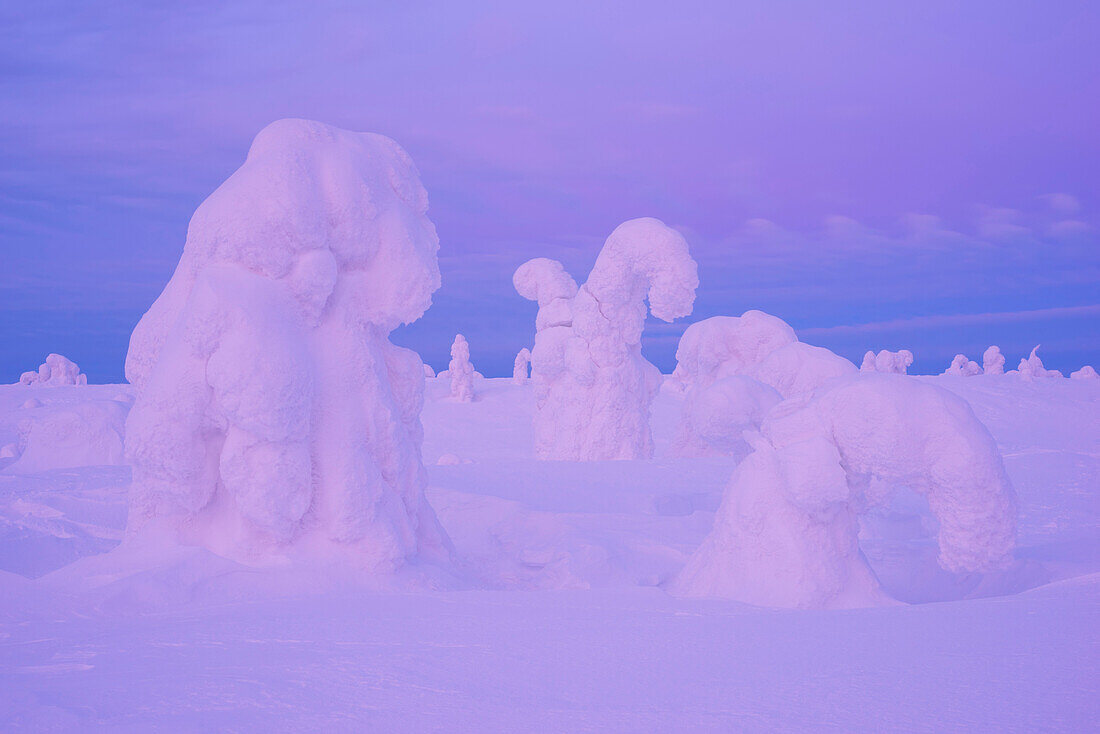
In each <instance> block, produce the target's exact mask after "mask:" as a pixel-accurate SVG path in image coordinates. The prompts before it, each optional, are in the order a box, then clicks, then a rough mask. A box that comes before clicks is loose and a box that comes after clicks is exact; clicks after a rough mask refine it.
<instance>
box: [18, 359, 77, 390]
mask: <svg viewBox="0 0 1100 734" xmlns="http://www.w3.org/2000/svg"><path fill="white" fill-rule="evenodd" d="M19 382H20V383H22V384H24V385H41V386H43V387H57V386H59V385H87V384H88V376H87V375H85V374H83V373H82V372H81V371H80V368H79V367H77V366H76V363H75V362H73V361H72V360H70V359H68V358H66V357H63V356H61V355H60V354H50V355H47V356H46V361H45V362H43V363H42V364H41V365H39V367H38V370H37V371H35V372H24V373H23V374H22V375H20V377H19Z"/></svg>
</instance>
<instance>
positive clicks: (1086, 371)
mask: <svg viewBox="0 0 1100 734" xmlns="http://www.w3.org/2000/svg"><path fill="white" fill-rule="evenodd" d="M1069 376H1070V379H1072V380H1095V379H1096V378H1097V377H1100V375H1098V374H1096V370H1095V369H1094V368H1093V366H1092V365H1091V364H1086V365H1085V366H1084V367H1082V368H1081V369H1079V370H1077V371H1076V372H1071V373H1070V375H1069Z"/></svg>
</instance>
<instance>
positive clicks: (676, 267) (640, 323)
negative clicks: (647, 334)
mask: <svg viewBox="0 0 1100 734" xmlns="http://www.w3.org/2000/svg"><path fill="white" fill-rule="evenodd" d="M513 283H514V284H515V286H516V290H517V291H518V292H519V294H520V295H522V296H523V297H525V298H528V299H530V300H535V301H537V302H538V304H539V313H538V317H537V318H536V330H537V333H536V337H535V348H534V351H533V352H532V379H533V381H534V383H535V399H536V412H535V421H534V423H535V454H536V456H537V457H538V458H540V459H559V460H570V461H596V460H601V459H640V458H648V457H650V456H652V455H653V439H652V436H651V433H650V428H649V406H650V404H651V403H652V401H653V398H654V396H655V395H656V393H657V390H658V389H659V388H660V384H661V375H660V373H659V372H658V370H657V368H656V367H654V366H653V365H652V364H650V363H649V362H648V361H646V360H645V359H644V358H643V357H642V352H641V337H642V329H643V327H644V326H645V318H646V312H647V308H646V303H647V301H648V304H649V308H648V311H649V312H650V313H652V314H653V315H654V316H656V317H657V318H659V319H662V320H664V321H672V320H673V319H676V318H679V317H681V316H686V315H687V314H689V313H691V309H692V305H693V304H694V302H695V289H696V288H697V287H698V285H699V277H698V274H697V272H696V265H695V261H694V260H693V259H692V258H691V255H690V254H689V253H688V247H687V242H685V241H684V238H683V237H682V236H681V235H680V233H679V232H677V231H675V230H673V229H671V228H670V227H668V226H666V225H665V224H664V223H663V222H660V221H659V220H656V219H649V218H643V219H632V220H630V221H627V222H624V223H623V224H620V225H619V226H618V227H617V228H616V229H615V231H614V232H612V233H611V236H610V237H608V238H607V241H606V242H605V243H604V246H603V249H602V250H601V251H600V254H599V257H598V258H597V259H596V264H595V265H594V266H593V268H592V272H591V273H590V274H589V276H588V281H587V282H586V283H585V284H584V285H583V286H581V287H580V288H579V289H576V293H575V295H573V296H572V297H569V296H568V295H567V294H568V293H569V292H570V291H572V290H573V285H572V283H573V280H572V278H570V277H569V275H568V274H567V273H565V272H564V269H562V268H561V264H560V263H557V262H556V261H553V260H546V259H543V258H539V259H536V260H532V261H529V262H527V263H524V264H523V265H521V266H520V267H519V269H518V270H517V271H516V273H515V275H514V276H513Z"/></svg>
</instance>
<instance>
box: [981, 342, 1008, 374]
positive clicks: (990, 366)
mask: <svg viewBox="0 0 1100 734" xmlns="http://www.w3.org/2000/svg"><path fill="white" fill-rule="evenodd" d="M1004 371H1005V356H1004V355H1003V354H1001V348H1000V347H997V346H993V347H990V348H989V349H986V350H985V353H984V354H982V372H983V373H985V374H987V375H1003V374H1004Z"/></svg>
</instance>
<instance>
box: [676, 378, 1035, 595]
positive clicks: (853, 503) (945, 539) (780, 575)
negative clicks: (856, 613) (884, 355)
mask: <svg viewBox="0 0 1100 734" xmlns="http://www.w3.org/2000/svg"><path fill="white" fill-rule="evenodd" d="M751 442H752V443H753V447H754V449H755V450H754V451H753V453H751V454H749V456H748V457H746V458H745V459H744V461H742V462H741V464H740V465H739V466H738V467H737V469H736V470H735V471H734V474H733V477H732V480H731V483H730V486H729V488H728V489H727V491H726V494H725V497H724V499H723V501H722V506H721V507H720V508H719V510H718V513H717V515H716V517H715V525H714V529H713V531H712V532H711V534H710V535H709V536H708V537H707V539H706V540H705V541H704V543H703V545H702V546H701V547H700V548H699V550H698V551H697V552H696V553H695V554H694V555H693V556H692V558H691V559H690V560H689V562H688V564H687V565H686V566H685V568H684V570H683V571H682V572H681V573H680V575H679V576H678V577H677V579H676V580H675V581H674V583H673V585H672V588H673V591H675V592H676V593H680V594H685V595H690V596H716V597H726V598H731V599H736V600H739V601H743V602H748V603H751V604H758V605H763V606H779V607H810V608H820V607H854V606H865V605H876V604H882V603H889V600H888V599H887V597H886V596H885V594H884V593H883V592H882V591H881V589H880V588H879V585H878V581H877V579H876V578H875V575H874V573H873V572H872V571H871V569H870V568H869V567H868V566H867V563H866V560H865V559H864V558H863V555H862V553H861V552H860V550H859V539H858V530H859V528H858V522H857V520H858V516H859V515H860V514H861V513H862V512H864V511H866V509H867V508H868V507H870V506H873V505H877V504H881V503H884V502H885V501H886V500H887V499H888V498H889V496H890V494H891V493H893V492H894V491H896V489H897V488H901V487H907V488H909V489H911V490H913V491H915V492H917V493H918V494H920V495H923V496H924V497H925V498H926V499H927V501H928V505H929V509H930V510H931V511H932V513H933V514H934V515H935V517H936V519H937V520H938V522H939V525H940V530H939V547H940V553H939V560H940V565H942V566H943V567H944V568H945V569H947V570H949V571H953V572H989V571H997V570H1000V569H1003V568H1005V567H1006V566H1007V565H1008V564H1009V563H1010V562H1011V559H1012V550H1013V547H1014V545H1015V531H1016V504H1015V493H1014V491H1013V489H1012V485H1011V484H1010V482H1009V480H1008V477H1007V475H1006V474H1005V470H1004V465H1003V462H1002V460H1001V455H1000V453H999V452H998V450H997V446H996V443H995V442H994V441H993V438H992V436H990V435H989V431H988V430H986V428H985V426H984V425H982V424H981V422H980V421H978V419H977V418H976V417H975V416H974V413H973V412H972V411H971V409H970V406H969V405H967V403H966V402H965V401H964V400H962V399H961V398H959V397H957V396H955V395H954V394H952V393H950V392H948V391H946V390H943V389H941V388H938V387H934V386H932V385H928V384H925V383H922V382H919V381H917V380H912V379H908V378H905V377H900V376H892V375H861V376H858V377H854V378H852V379H848V380H845V381H843V382H842V383H839V384H838V385H836V386H835V387H833V388H832V389H830V390H827V391H825V392H823V393H822V394H820V395H818V396H817V397H815V398H814V399H813V400H812V401H809V402H806V401H796V400H792V401H788V402H786V403H783V404H782V405H780V406H777V407H776V408H774V409H773V410H772V411H771V413H769V415H768V416H767V418H766V419H765V420H764V423H763V425H762V426H761V432H760V434H757V435H756V436H755V437H752V438H751Z"/></svg>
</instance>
